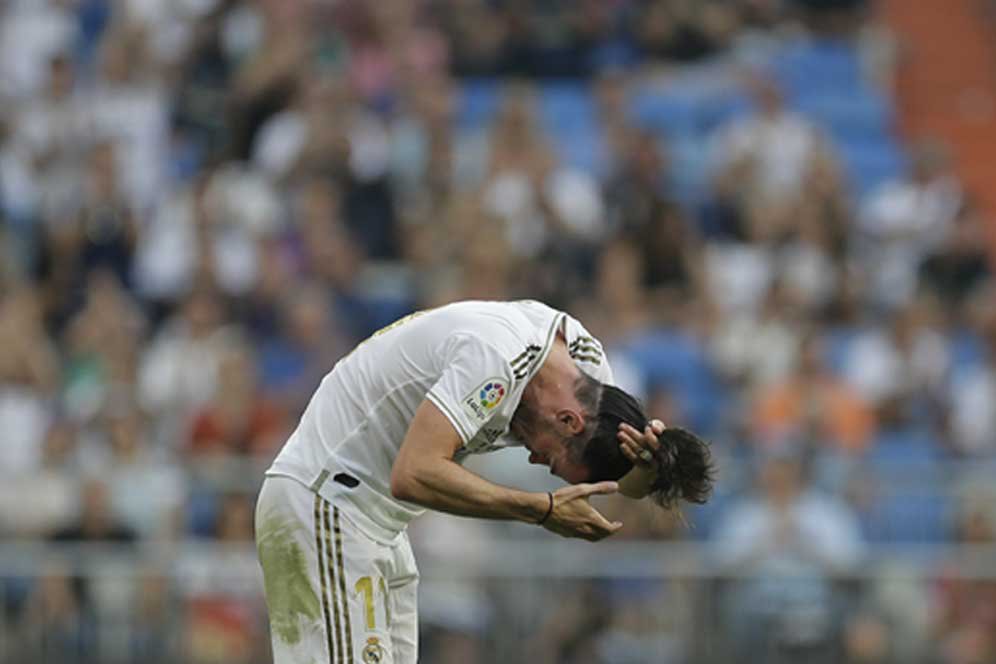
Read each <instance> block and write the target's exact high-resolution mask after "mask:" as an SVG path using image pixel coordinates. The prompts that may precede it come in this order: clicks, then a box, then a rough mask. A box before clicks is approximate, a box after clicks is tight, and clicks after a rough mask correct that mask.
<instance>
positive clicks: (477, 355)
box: [426, 335, 512, 445]
mask: <svg viewBox="0 0 996 664" xmlns="http://www.w3.org/2000/svg"><path fill="white" fill-rule="evenodd" d="M511 387H512V369H511V366H510V365H509V363H508V360H506V359H505V357H504V356H503V355H502V353H501V352H500V351H499V350H498V349H497V348H495V347H494V346H492V345H490V344H488V343H486V342H484V341H482V340H481V339H478V338H475V337H472V336H469V335H461V336H459V337H456V338H454V340H453V342H452V343H451V344H450V345H449V348H448V350H447V357H446V366H445V368H444V369H443V372H442V375H441V376H440V377H439V380H438V381H436V383H435V385H433V386H432V387H431V388H429V391H428V393H426V399H428V400H429V401H431V402H432V403H433V404H434V405H435V406H436V407H437V408H439V410H441V411H442V412H443V415H445V416H446V418H447V419H448V420H449V421H450V423H451V424H452V425H453V427H454V428H455V429H456V430H457V433H459V434H460V438H461V440H463V443H464V444H465V445H466V444H467V443H469V442H470V440H471V439H472V438H473V437H474V436H475V435H477V433H478V431H480V429H481V427H483V426H484V425H485V424H486V423H487V422H488V421H489V420H490V419H491V418H492V417H493V416H494V415H495V414H496V413H498V412H499V410H500V408H499V405H500V404H502V402H503V401H504V400H505V399H506V398H508V395H509V392H510V391H511Z"/></svg>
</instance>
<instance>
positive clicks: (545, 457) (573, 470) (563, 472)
mask: <svg viewBox="0 0 996 664" xmlns="http://www.w3.org/2000/svg"><path fill="white" fill-rule="evenodd" d="M523 442H524V443H525V446H526V449H528V450H529V463H533V464H538V465H542V466H549V467H550V474H551V475H556V476H557V477H560V478H561V479H563V480H564V481H565V482H569V483H570V484H577V483H579V482H584V481H586V480H587V479H588V475H589V473H588V468H587V467H586V466H585V465H583V464H582V463H580V462H579V461H578V460H577V459H576V458H575V455H574V454H572V453H571V450H570V449H569V447H568V445H567V443H566V441H565V440H564V439H563V438H562V437H561V436H560V435H558V434H557V433H555V432H552V431H550V432H544V433H538V434H534V435H533V436H531V437H530V439H529V440H525V441H523Z"/></svg>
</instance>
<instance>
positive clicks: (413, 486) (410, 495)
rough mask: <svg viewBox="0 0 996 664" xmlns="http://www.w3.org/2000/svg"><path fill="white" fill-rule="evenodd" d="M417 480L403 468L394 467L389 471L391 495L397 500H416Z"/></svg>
mask: <svg viewBox="0 0 996 664" xmlns="http://www.w3.org/2000/svg"><path fill="white" fill-rule="evenodd" d="M417 489H418V482H417V481H416V480H415V476H414V474H413V473H412V472H411V471H409V470H407V469H404V468H398V467H397V466H395V468H394V469H393V470H392V471H391V495H392V496H393V497H394V498H395V499H397V500H404V501H407V502H416V500H417V498H418V496H417V494H418V491H417Z"/></svg>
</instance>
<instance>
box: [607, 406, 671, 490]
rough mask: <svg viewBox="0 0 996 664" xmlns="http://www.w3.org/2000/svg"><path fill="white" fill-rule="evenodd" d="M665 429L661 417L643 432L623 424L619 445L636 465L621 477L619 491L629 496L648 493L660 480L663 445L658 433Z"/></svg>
mask: <svg viewBox="0 0 996 664" xmlns="http://www.w3.org/2000/svg"><path fill="white" fill-rule="evenodd" d="M662 433H664V423H663V422H661V421H660V420H650V423H649V424H648V425H647V427H646V428H645V429H644V430H643V431H642V432H641V431H640V430H639V429H637V428H635V427H631V426H630V425H628V424H625V423H621V424H620V425H619V432H618V433H617V434H616V436H617V438H618V439H619V449H620V450H622V453H623V455H624V456H625V457H626V458H627V459H629V461H630V463H632V464H633V469H632V470H631V471H629V472H628V473H626V474H625V475H624V476H623V477H622V479H620V480H619V493H621V494H622V495H624V496H626V497H627V498H633V499H636V500H639V499H640V498H643V497H645V496H646V495H647V494H648V493H650V490H651V488H652V487H653V485H654V482H656V481H657V454H658V452H659V451H660V448H661V444H660V443H659V442H657V436H659V435H660V434H662Z"/></svg>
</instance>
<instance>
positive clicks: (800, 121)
mask: <svg viewBox="0 0 996 664" xmlns="http://www.w3.org/2000/svg"><path fill="white" fill-rule="evenodd" d="M749 88H750V92H751V95H752V96H753V99H754V103H755V104H756V106H757V114H756V115H754V116H751V117H748V118H745V119H742V120H734V121H733V122H732V123H730V124H728V125H726V126H724V127H721V128H720V129H719V131H718V134H717V136H716V138H715V144H714V146H713V154H714V155H716V159H717V169H718V171H717V178H718V180H719V182H721V183H722V182H728V183H731V184H732V183H735V185H734V186H735V188H736V189H738V190H739V192H740V195H741V196H742V197H744V199H743V202H744V203H745V204H746V205H747V206H748V208H749V207H752V206H760V207H762V208H772V209H774V210H777V211H778V213H779V214H778V215H777V221H775V222H774V223H775V225H774V227H773V228H771V229H770V230H769V232H768V233H767V234H766V236H769V237H771V236H777V235H778V231H779V230H780V226H781V225H783V224H784V223H786V222H785V221H784V220H782V219H783V218H782V214H781V212H782V210H783V209H784V208H785V207H786V206H790V205H791V204H793V203H795V202H797V201H798V199H799V197H800V196H801V195H802V193H803V186H804V185H805V184H806V183H807V181H808V178H809V177H810V174H811V173H812V172H813V169H815V168H818V167H819V166H818V165H819V164H820V163H821V162H822V161H823V160H827V159H830V156H829V154H828V152H827V151H828V146H827V145H826V143H825V139H824V138H823V136H822V135H821V133H820V132H819V130H818V129H817V128H816V127H815V126H814V125H813V124H812V123H811V122H809V120H807V119H806V118H805V117H803V116H800V115H798V114H796V113H794V112H792V111H789V110H787V109H786V108H785V105H784V101H783V99H782V93H781V91H780V90H779V89H778V87H777V85H776V84H775V82H774V81H773V80H771V79H768V78H765V77H764V76H763V75H755V76H754V77H752V78H751V79H750V80H749ZM769 225H770V222H769Z"/></svg>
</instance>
